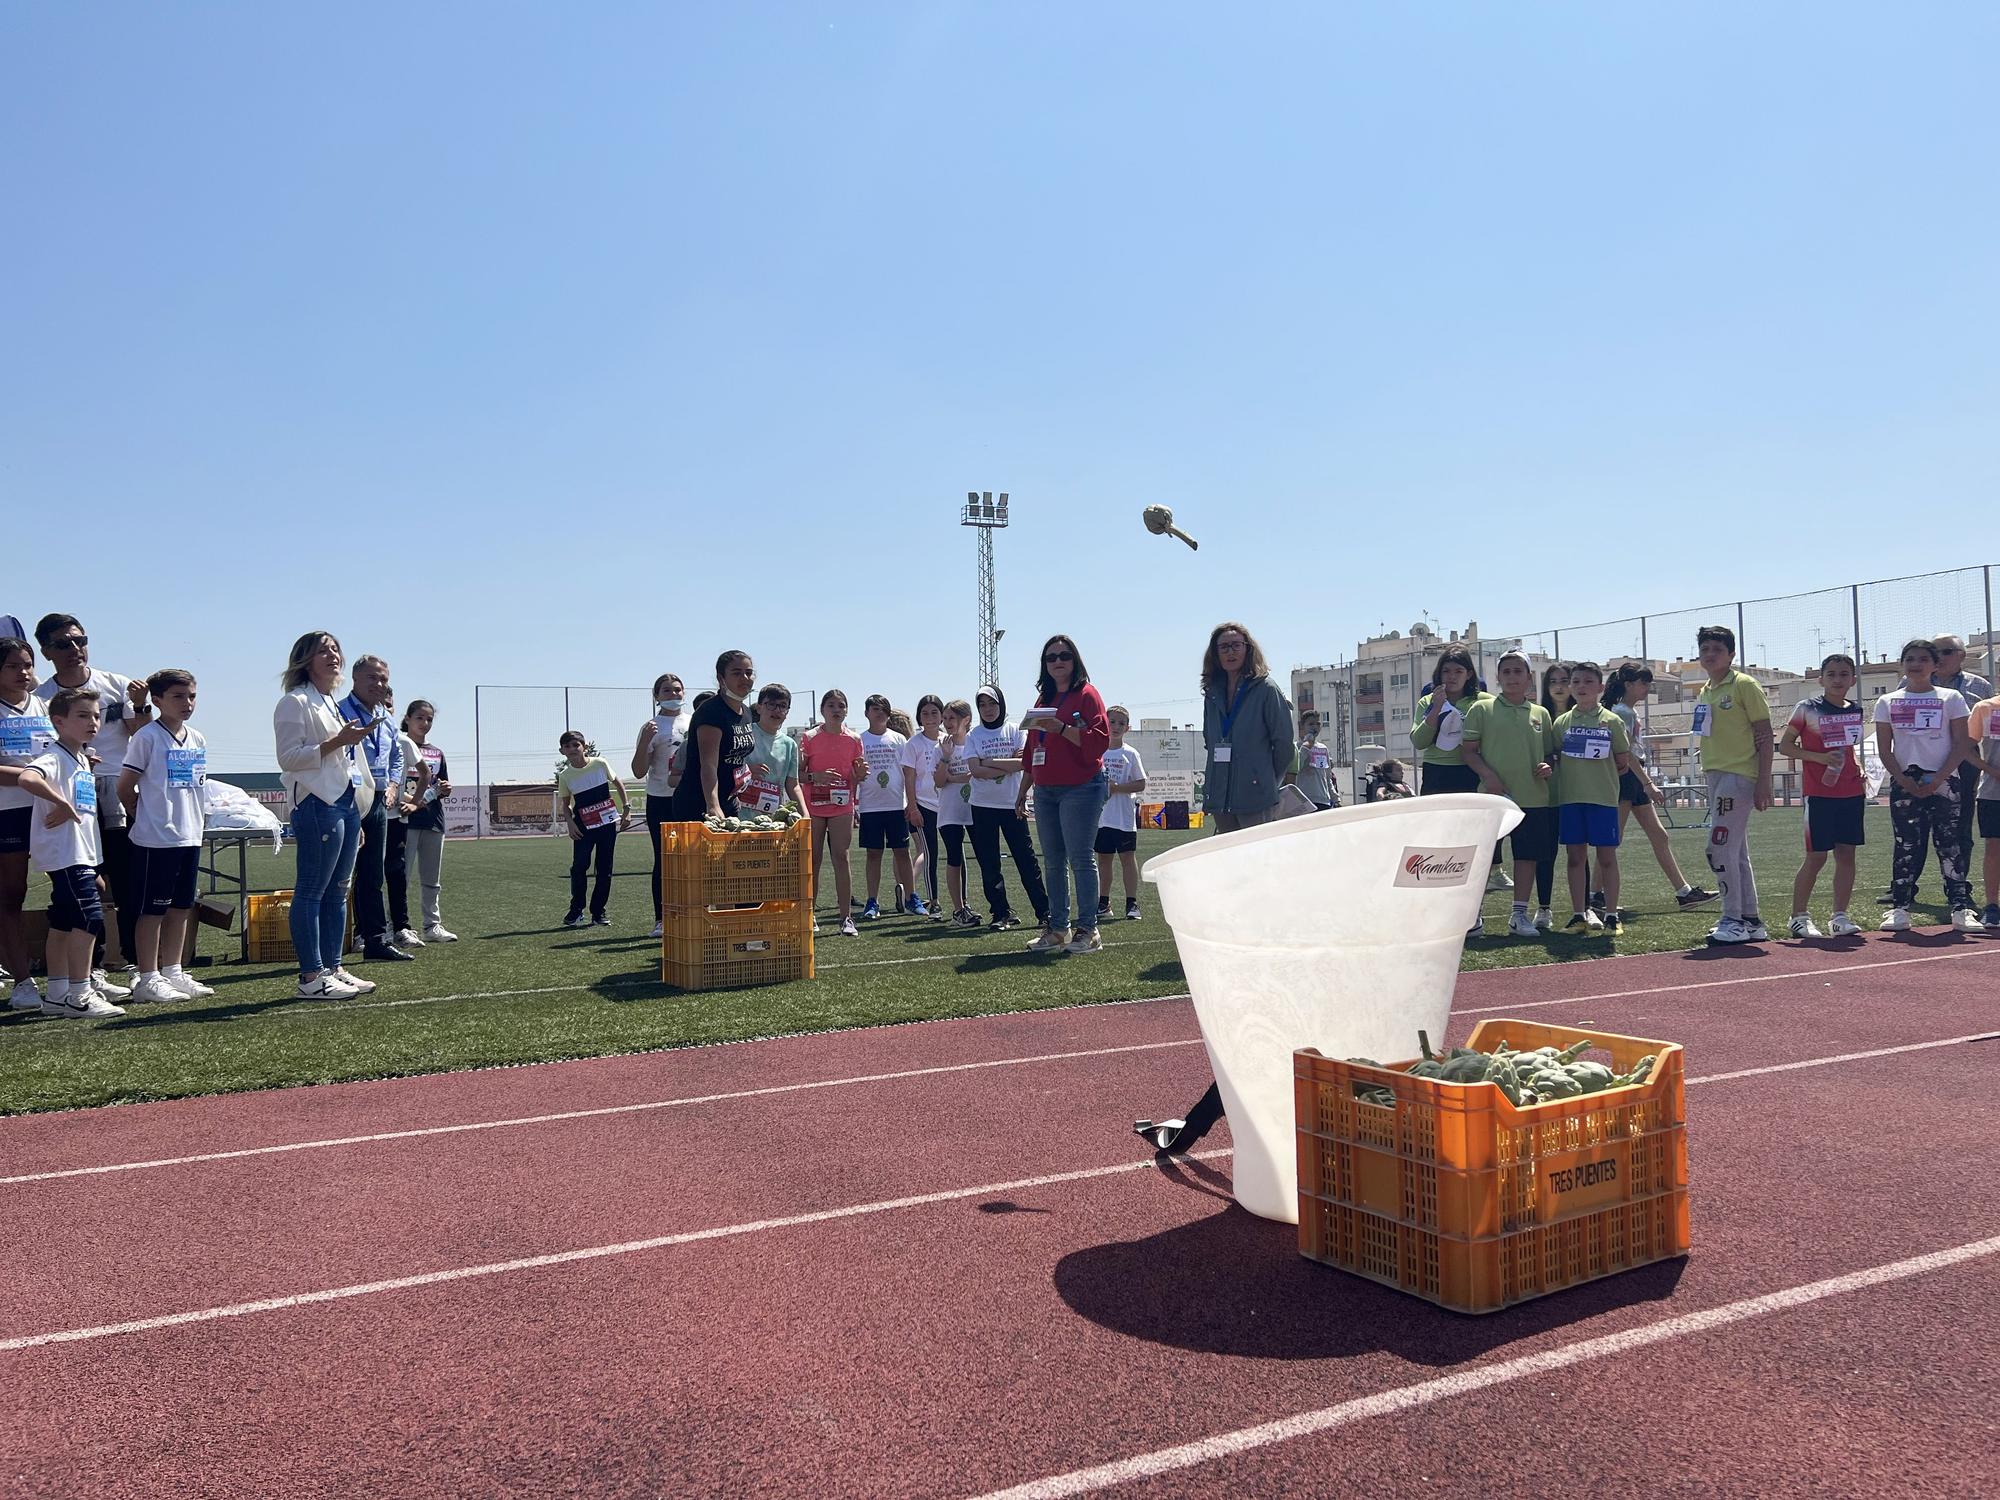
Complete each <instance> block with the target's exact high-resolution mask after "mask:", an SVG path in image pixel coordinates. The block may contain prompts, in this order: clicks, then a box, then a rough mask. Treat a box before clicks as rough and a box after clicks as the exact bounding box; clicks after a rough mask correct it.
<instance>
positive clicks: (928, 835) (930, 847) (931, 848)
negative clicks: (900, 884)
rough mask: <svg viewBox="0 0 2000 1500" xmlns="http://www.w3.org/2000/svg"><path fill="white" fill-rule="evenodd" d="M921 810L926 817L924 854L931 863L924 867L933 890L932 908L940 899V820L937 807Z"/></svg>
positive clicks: (925, 876)
mask: <svg viewBox="0 0 2000 1500" xmlns="http://www.w3.org/2000/svg"><path fill="white" fill-rule="evenodd" d="M919 810H920V811H921V812H922V813H923V815H924V826H923V839H924V853H925V854H926V855H927V856H928V857H929V863H928V864H926V865H925V866H924V879H925V880H926V881H927V882H928V883H929V885H930V888H931V893H930V903H931V905H932V906H936V905H937V899H938V872H937V849H938V820H937V809H936V808H935V807H925V808H920V809H919Z"/></svg>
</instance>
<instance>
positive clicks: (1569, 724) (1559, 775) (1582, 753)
mask: <svg viewBox="0 0 2000 1500" xmlns="http://www.w3.org/2000/svg"><path fill="white" fill-rule="evenodd" d="M1555 741H1556V754H1557V755H1559V756H1561V757H1562V758H1561V759H1560V760H1558V761H1557V762H1556V801H1557V803H1558V804H1560V805H1562V806H1565V807H1566V806H1568V805H1569V804H1570V803H1572V802H1588V803H1594V804H1596V805H1597V806H1598V807H1616V806H1617V805H1618V757H1619V756H1621V755H1630V754H1631V753H1632V737H1631V736H1630V735H1628V734H1627V733H1626V732H1625V726H1624V725H1623V724H1622V723H1620V722H1619V719H1618V715H1616V714H1614V713H1613V712H1612V711H1611V710H1610V709H1608V708H1606V707H1604V706H1603V705H1602V704H1599V705H1598V706H1597V707H1596V708H1595V709H1588V710H1587V709H1582V708H1572V709H1571V710H1570V711H1569V712H1568V713H1566V714H1564V715H1563V716H1562V717H1561V718H1559V719H1557V720H1556V723H1555Z"/></svg>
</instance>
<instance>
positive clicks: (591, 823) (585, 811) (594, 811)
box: [576, 800, 618, 830]
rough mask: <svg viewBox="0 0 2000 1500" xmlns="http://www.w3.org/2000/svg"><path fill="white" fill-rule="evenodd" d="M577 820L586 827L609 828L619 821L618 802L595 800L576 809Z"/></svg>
mask: <svg viewBox="0 0 2000 1500" xmlns="http://www.w3.org/2000/svg"><path fill="white" fill-rule="evenodd" d="M576 820H577V822H579V823H581V824H582V825H583V826H584V827H585V828H589V829H593V830H594V829H598V828H608V827H610V826H611V825H612V824H613V823H616V822H617V821H618V804H617V803H615V802H611V801H608V800H607V801H604V802H593V803H591V804H590V806H588V807H579V808H578V809H577V810H576Z"/></svg>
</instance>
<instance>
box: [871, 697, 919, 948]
mask: <svg viewBox="0 0 2000 1500" xmlns="http://www.w3.org/2000/svg"><path fill="white" fill-rule="evenodd" d="M864 707H865V708H866V710H867V714H868V727H867V728H866V729H865V730H863V731H862V732H861V758H862V760H863V761H864V762H866V764H867V766H868V776H867V779H866V780H865V781H863V782H862V783H861V791H860V795H859V796H858V797H857V798H856V799H855V811H856V813H857V815H858V816H857V817H856V819H855V821H856V823H857V824H858V825H859V826H860V829H861V847H862V849H863V850H864V851H865V852H866V854H867V870H868V904H867V905H866V906H865V907H863V908H862V910H861V919H862V920H863V921H864V922H872V921H874V920H875V919H876V918H877V917H879V916H881V915H882V907H881V903H880V901H879V900H878V899H877V897H878V895H879V893H880V891H881V889H882V851H883V850H884V849H889V850H893V851H894V852H895V855H896V883H897V884H898V885H899V886H901V887H902V888H903V889H904V890H905V891H908V892H909V901H908V904H907V905H906V906H905V907H904V910H905V911H908V912H909V913H910V914H911V915H912V916H918V917H921V916H923V915H924V914H925V913H926V911H928V910H929V908H927V907H926V906H925V905H924V898H923V897H921V896H919V895H918V894H917V882H916V876H915V875H914V873H913V872H912V871H911V868H910V822H909V815H908V813H907V811H906V810H905V803H904V790H905V789H904V785H903V746H904V745H906V744H907V743H909V742H908V740H906V739H905V738H904V737H903V736H902V735H900V734H898V733H896V731H895V730H893V729H891V728H890V727H889V714H890V712H891V710H890V707H889V700H888V699H887V698H885V697H883V696H882V695H881V694H880V693H870V694H869V695H868V701H867V703H866V704H865V705H864Z"/></svg>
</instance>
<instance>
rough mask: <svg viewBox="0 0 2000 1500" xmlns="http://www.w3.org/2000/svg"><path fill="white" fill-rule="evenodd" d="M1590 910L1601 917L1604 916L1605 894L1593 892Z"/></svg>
mask: <svg viewBox="0 0 2000 1500" xmlns="http://www.w3.org/2000/svg"><path fill="white" fill-rule="evenodd" d="M1590 909H1591V910H1592V911H1594V912H1596V913H1597V914H1598V915H1599V916H1600V917H1601V916H1603V915H1604V892H1602V891H1592V892H1591V893H1590Z"/></svg>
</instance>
